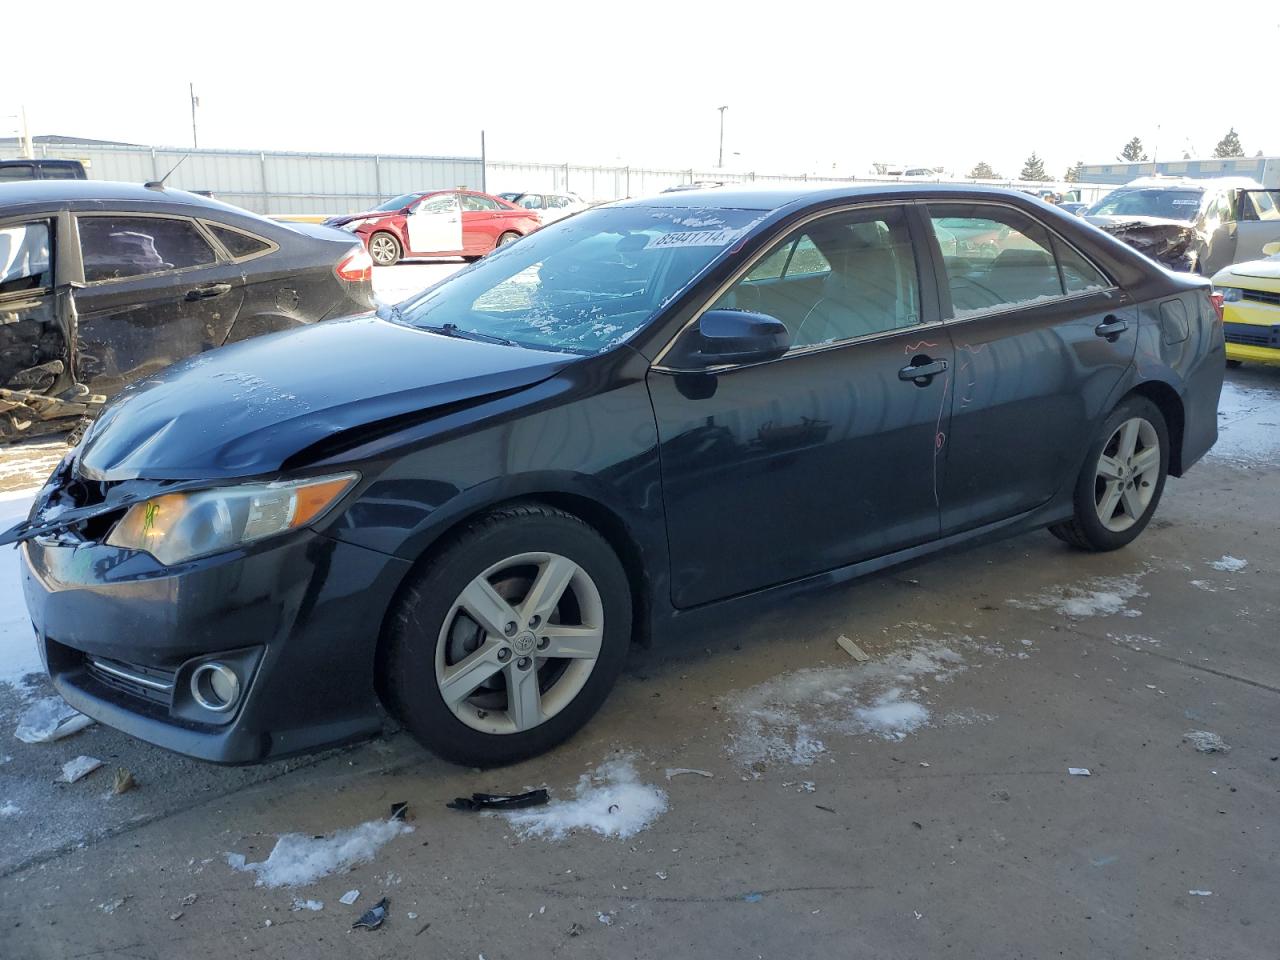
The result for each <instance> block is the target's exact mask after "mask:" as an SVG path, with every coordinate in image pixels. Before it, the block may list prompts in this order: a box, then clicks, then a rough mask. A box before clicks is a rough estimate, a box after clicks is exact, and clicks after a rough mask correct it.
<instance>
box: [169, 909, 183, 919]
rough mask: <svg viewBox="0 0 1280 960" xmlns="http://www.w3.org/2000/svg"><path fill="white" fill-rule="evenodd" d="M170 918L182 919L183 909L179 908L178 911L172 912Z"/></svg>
mask: <svg viewBox="0 0 1280 960" xmlns="http://www.w3.org/2000/svg"><path fill="white" fill-rule="evenodd" d="M169 919H170V920H181V919H182V911H181V910H179V911H178V912H177V913H171V914H169Z"/></svg>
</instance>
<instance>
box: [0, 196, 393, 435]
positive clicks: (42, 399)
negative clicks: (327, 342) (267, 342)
mask: <svg viewBox="0 0 1280 960" xmlns="http://www.w3.org/2000/svg"><path fill="white" fill-rule="evenodd" d="M371 278H372V264H371V262H370V260H369V256H368V254H367V253H366V252H365V251H364V249H363V248H362V247H361V246H360V244H358V243H354V242H353V240H352V238H351V237H350V236H349V235H347V234H343V233H342V232H340V231H338V230H331V229H329V228H326V227H320V226H315V225H310V224H285V223H277V222H275V221H272V220H268V219H266V218H264V217H259V216H257V215H255V214H252V213H249V212H248V211H245V210H241V209H239V208H238V207H233V206H229V205H227V204H224V203H220V202H219V201H217V200H211V199H208V198H204V197H198V196H195V195H193V194H190V193H184V192H183V191H180V190H169V189H165V188H152V187H144V186H140V185H135V184H124V183H110V182H104V181H93V180H80V179H72V180H62V181H56V182H54V181H48V180H45V181H39V180H37V181H27V182H15V183H0V441H7V440H13V439H15V438H20V437H26V436H33V435H35V434H38V433H48V432H55V431H64V430H67V429H69V428H71V427H73V426H74V425H75V424H76V423H77V422H78V421H79V420H80V419H81V418H83V417H85V416H86V415H92V414H94V413H96V412H97V411H98V410H99V409H100V408H101V406H102V404H103V403H104V401H105V400H107V399H108V398H110V397H111V396H113V395H115V394H117V393H119V392H121V391H122V390H124V389H126V388H127V387H128V385H129V384H130V383H132V382H134V381H137V380H139V379H142V378H145V377H147V376H150V375H151V374H153V373H155V372H157V371H159V370H160V369H161V368H163V367H165V366H167V365H169V364H170V363H172V362H173V361H175V360H180V359H182V358H184V357H189V356H191V355H193V354H197V353H201V352H203V351H205V350H209V349H211V348H213V347H218V346H222V345H223V344H227V343H234V342H236V341H239V340H245V339H247V338H249V337H254V336H257V335H259V334H263V333H269V332H272V331H277V330H285V329H288V328H290V327H295V326H299V325H301V324H307V323H312V322H315V321H317V320H324V319H326V318H328V317H337V316H343V315H346V314H351V313H359V312H361V311H364V310H368V309H370V308H371V307H372V306H373V288H372V283H371ZM227 389H228V390H229V391H231V392H233V393H236V394H237V395H239V396H241V397H247V396H250V395H252V394H253V393H254V392H255V391H256V390H257V389H258V386H256V385H255V384H253V383H250V382H247V381H246V382H239V383H237V382H234V381H233V380H228V382H227Z"/></svg>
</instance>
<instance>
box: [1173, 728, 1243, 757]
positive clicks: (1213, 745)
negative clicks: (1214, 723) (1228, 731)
mask: <svg viewBox="0 0 1280 960" xmlns="http://www.w3.org/2000/svg"><path fill="white" fill-rule="evenodd" d="M1182 739H1183V740H1186V741H1187V742H1189V743H1190V744H1191V745H1192V746H1193V747H1195V748H1196V749H1197V750H1199V751H1200V752H1201V753H1230V752H1231V747H1230V746H1229V745H1228V744H1227V743H1226V741H1224V740H1223V739H1222V738H1221V737H1220V736H1218V735H1217V734H1216V733H1212V732H1210V731H1208V730H1192V731H1191V732H1189V733H1184V734H1183V735H1182Z"/></svg>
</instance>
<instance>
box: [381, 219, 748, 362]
mask: <svg viewBox="0 0 1280 960" xmlns="http://www.w3.org/2000/svg"><path fill="white" fill-rule="evenodd" d="M762 216H763V214H761V213H760V212H759V211H752V210H707V209H701V210H699V209H691V208H671V207H661V208H654V207H618V208H601V209H598V210H593V211H590V212H588V213H582V214H579V215H578V216H576V217H570V218H569V219H566V220H561V221H560V222H558V223H556V224H553V225H552V226H550V227H545V228H543V229H542V230H539V231H537V232H536V233H531V234H529V235H528V236H527V237H525V238H524V239H522V240H520V241H519V242H517V243H513V244H510V245H509V246H506V247H503V248H501V249H499V250H497V251H495V252H494V253H491V254H490V255H489V256H487V257H485V258H484V259H483V260H481V261H480V262H479V263H477V264H476V265H475V266H473V267H471V268H469V269H466V270H463V271H462V272H460V273H457V274H455V275H454V276H452V277H450V278H449V279H447V280H445V281H443V282H441V283H439V284H437V285H436V286H434V287H431V288H429V289H428V290H426V291H424V292H423V293H421V294H419V295H418V297H417V298H415V299H412V300H409V301H406V302H405V303H402V304H400V311H399V315H398V316H397V317H396V319H397V320H398V321H399V322H401V323H405V324H408V325H410V326H415V327H420V328H422V329H428V330H437V331H443V332H446V333H450V334H452V335H455V336H473V337H476V338H478V339H493V338H501V339H503V340H508V341H510V342H511V343H514V344H516V345H518V346H522V347H531V348H533V349H538V350H556V351H562V352H567V353H579V354H583V355H593V354H597V353H602V352H604V351H605V350H609V349H611V348H612V347H614V346H617V345H618V344H620V343H622V342H623V341H625V340H627V339H628V338H630V337H631V336H633V335H634V334H635V333H636V332H637V331H638V330H639V329H640V328H641V327H643V326H644V325H645V324H646V323H648V322H649V320H650V319H652V317H653V316H654V314H655V313H657V311H658V310H659V309H660V308H661V307H663V306H664V305H665V304H666V303H667V302H668V301H669V300H670V299H671V298H672V297H673V296H674V295H675V294H676V293H677V292H679V291H680V290H681V289H682V288H683V287H684V286H685V285H686V284H688V283H689V281H690V280H692V279H693V278H694V277H695V276H697V275H698V274H699V273H700V272H701V271H702V270H703V268H704V267H706V266H707V265H708V264H709V263H711V261H712V260H714V259H715V258H716V257H717V256H718V255H719V254H720V253H722V252H723V251H725V250H727V249H728V248H729V247H730V246H732V245H733V243H734V242H736V241H737V240H738V239H740V238H741V237H742V236H743V235H744V234H745V233H746V231H747V229H749V228H750V227H751V226H752V225H753V224H754V223H756V221H757V220H759V219H760V218H761V217H762Z"/></svg>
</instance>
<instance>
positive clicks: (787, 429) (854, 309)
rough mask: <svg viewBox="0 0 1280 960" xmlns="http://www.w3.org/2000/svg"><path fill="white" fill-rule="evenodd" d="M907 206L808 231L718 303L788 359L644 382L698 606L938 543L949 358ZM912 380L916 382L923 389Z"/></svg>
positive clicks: (681, 560) (836, 216)
mask: <svg viewBox="0 0 1280 960" xmlns="http://www.w3.org/2000/svg"><path fill="white" fill-rule="evenodd" d="M911 223H912V218H911V215H910V213H909V208H908V207H907V206H905V205H892V206H882V207H875V208H862V209H860V210H858V211H856V212H843V213H833V214H830V215H827V216H825V217H823V218H821V219H818V220H815V221H813V222H812V223H809V224H807V225H805V226H802V227H799V228H797V229H795V230H794V231H793V232H791V233H790V234H789V235H787V236H785V237H784V238H782V239H781V240H780V241H779V242H778V243H777V244H775V245H774V246H773V247H772V249H771V250H770V251H768V252H766V254H765V255H764V256H763V257H761V258H759V259H758V260H757V261H756V262H755V264H754V265H753V266H752V267H751V268H750V269H749V270H748V272H747V273H746V274H745V275H744V276H743V277H742V278H740V279H739V280H738V281H737V282H736V283H734V284H733V285H732V286H731V287H730V288H729V290H728V291H727V292H726V293H725V294H724V295H723V296H721V297H720V298H719V299H718V300H717V301H716V303H715V304H713V305H712V306H713V307H714V308H717V309H740V310H750V311H755V312H759V313H767V314H770V315H772V316H774V317H776V318H777V319H779V320H781V321H782V322H783V323H785V324H786V326H787V328H788V331H789V333H790V337H791V350H790V352H788V353H787V354H786V355H784V356H782V357H780V358H778V359H775V360H772V361H769V362H765V363H757V364H751V365H744V366H738V367H732V368H728V369H721V370H717V371H715V372H681V371H680V357H681V355H682V354H683V353H684V352H685V351H684V350H682V343H684V342H685V341H687V340H689V339H690V338H691V337H692V336H694V335H695V334H696V330H694V329H691V330H690V331H687V332H686V334H685V335H683V336H682V337H680V338H678V339H677V342H676V343H675V344H674V345H673V347H672V349H671V351H670V352H669V353H668V354H667V356H665V357H663V358H662V360H661V362H659V363H658V364H656V365H655V367H654V368H653V369H652V370H651V371H650V374H649V378H648V384H649V392H650V395H651V397H652V399H653V407H654V412H655V414H656V416H657V424H658V435H659V441H660V451H661V461H662V483H663V499H664V503H665V506H666V517H667V531H668V538H669V543H670V550H671V563H672V599H673V602H674V603H675V605H676V606H678V607H688V606H693V605H695V604H699V603H705V602H707V601H710V600H716V599H719V598H722V597H727V596H732V595H734V594H740V593H744V592H746V591H750V590H754V589H757V588H760V587H766V586H769V585H772V584H777V583H782V582H785V581H787V580H792V579H795V578H798V577H803V576H806V575H809V574H814V573H819V572H821V571H825V570H830V569H834V568H836V567H840V566H843V565H845V564H848V563H851V562H854V561H857V560H862V559H866V558H869V557H873V556H877V555H880V554H885V553H889V552H892V551H894V550H898V549H901V548H904V547H907V546H910V545H913V544H918V543H921V542H924V541H927V540H931V539H933V538H935V537H936V536H937V535H938V508H937V500H936V484H937V482H938V481H939V480H940V477H939V474H938V472H937V470H938V466H939V465H938V459H937V458H938V453H939V450H940V438H941V436H942V435H943V434H945V432H946V430H947V419H948V415H949V400H948V398H949V390H950V387H949V384H950V377H949V375H948V369H947V368H948V365H949V363H950V361H951V348H950V345H949V343H948V341H947V338H946V333H945V331H944V330H943V329H942V328H941V327H940V326H938V325H937V324H931V325H929V326H928V327H927V328H922V321H928V320H930V319H936V305H935V304H934V303H933V298H932V296H929V297H928V298H927V299H926V300H925V303H926V304H927V305H926V306H925V307H924V308H923V309H922V306H921V303H922V299H921V285H920V281H919V275H918V271H917V263H916V257H915V255H914V253H913V238H914V237H918V231H916V230H914V229H913V228H912V227H911V225H910V224H911ZM912 374H916V375H915V376H912Z"/></svg>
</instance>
